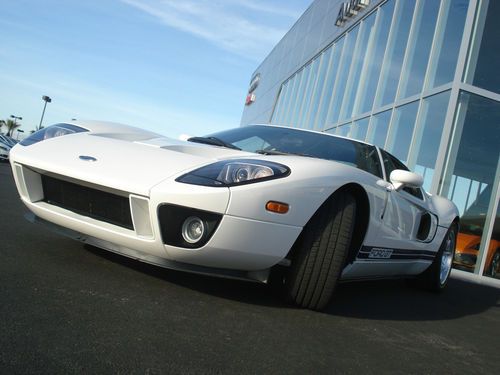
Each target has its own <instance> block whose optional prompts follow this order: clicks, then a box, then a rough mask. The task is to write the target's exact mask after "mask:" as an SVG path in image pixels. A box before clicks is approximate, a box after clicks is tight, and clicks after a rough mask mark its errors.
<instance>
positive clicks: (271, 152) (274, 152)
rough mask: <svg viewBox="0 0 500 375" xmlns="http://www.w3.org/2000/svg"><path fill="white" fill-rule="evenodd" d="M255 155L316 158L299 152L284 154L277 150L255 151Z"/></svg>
mask: <svg viewBox="0 0 500 375" xmlns="http://www.w3.org/2000/svg"><path fill="white" fill-rule="evenodd" d="M255 153H256V154H261V155H295V156H306V157H309V158H317V156H313V155H308V154H302V153H300V152H284V151H279V150H256V151H255Z"/></svg>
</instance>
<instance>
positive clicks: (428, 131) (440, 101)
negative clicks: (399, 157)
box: [410, 91, 450, 191]
mask: <svg viewBox="0 0 500 375" xmlns="http://www.w3.org/2000/svg"><path fill="white" fill-rule="evenodd" d="M449 100H450V91H445V92H443V93H440V94H437V95H434V96H431V97H429V98H426V99H424V101H423V102H422V109H421V110H420V111H421V113H422V114H421V116H419V117H420V118H421V120H419V123H420V124H419V125H418V127H417V131H416V134H415V137H414V138H415V139H414V141H413V144H414V146H413V148H412V151H411V153H412V154H413V155H416V158H415V157H412V156H410V159H416V163H410V168H412V169H414V170H415V172H417V173H419V174H421V175H422V176H423V177H424V185H423V188H424V189H425V190H427V191H430V189H431V184H432V177H433V176H434V167H435V165H436V158H437V154H438V151H439V144H440V142H441V134H442V132H443V124H444V120H445V117H446V111H447V108H448V102H449ZM413 164H414V165H415V166H413Z"/></svg>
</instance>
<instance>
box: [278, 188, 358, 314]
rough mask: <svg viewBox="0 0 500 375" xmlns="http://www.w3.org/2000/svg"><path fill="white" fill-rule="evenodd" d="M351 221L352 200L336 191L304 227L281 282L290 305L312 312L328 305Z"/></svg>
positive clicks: (353, 212)
mask: <svg viewBox="0 0 500 375" xmlns="http://www.w3.org/2000/svg"><path fill="white" fill-rule="evenodd" d="M355 218H356V201H355V199H354V197H353V196H352V195H351V194H349V193H346V192H339V193H337V194H335V195H333V196H332V197H331V198H330V199H328V200H327V201H326V202H325V203H324V204H323V205H322V206H321V207H320V209H319V210H318V211H317V212H316V214H315V215H314V216H313V217H312V219H311V220H310V221H309V223H308V224H307V225H306V226H305V227H304V230H303V232H302V234H301V237H300V238H299V240H298V242H297V244H296V247H295V248H294V254H293V256H292V266H291V268H290V270H289V272H288V274H286V275H285V280H284V284H285V285H284V287H285V293H286V296H287V298H288V299H289V300H290V301H291V302H293V303H295V304H297V305H299V306H301V307H305V308H309V309H313V310H321V309H323V308H324V307H325V306H326V305H327V304H328V302H329V301H330V298H331V296H332V294H333V291H334V289H335V286H336V284H337V281H338V279H339V277H340V274H341V272H342V269H343V267H344V263H345V259H346V257H347V254H348V251H349V247H350V244H351V239H352V233H353V228H354V222H355Z"/></svg>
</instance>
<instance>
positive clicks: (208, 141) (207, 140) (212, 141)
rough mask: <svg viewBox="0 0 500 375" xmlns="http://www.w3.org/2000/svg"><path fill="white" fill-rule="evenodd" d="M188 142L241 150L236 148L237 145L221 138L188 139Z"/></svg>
mask: <svg viewBox="0 0 500 375" xmlns="http://www.w3.org/2000/svg"><path fill="white" fill-rule="evenodd" d="M188 142H195V143H203V144H206V145H212V146H222V147H226V148H231V149H233V150H240V151H241V148H239V147H236V146H235V145H233V144H231V143H228V142H225V141H223V140H222V139H220V138H217V137H191V138H189V139H188Z"/></svg>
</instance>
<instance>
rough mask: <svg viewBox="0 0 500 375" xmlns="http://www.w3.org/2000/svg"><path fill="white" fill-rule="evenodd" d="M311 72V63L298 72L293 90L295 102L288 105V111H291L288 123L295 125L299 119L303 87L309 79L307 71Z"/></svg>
mask: <svg viewBox="0 0 500 375" xmlns="http://www.w3.org/2000/svg"><path fill="white" fill-rule="evenodd" d="M310 72H311V64H309V65H307V66H306V67H305V68H304V69H302V71H301V72H300V73H299V74H298V75H300V83H299V85H298V87H297V91H296V92H295V103H294V104H293V106H291V107H290V111H291V112H292V114H291V117H290V125H291V126H297V125H298V124H297V122H298V119H299V114H300V108H301V106H302V100H303V99H304V89H305V86H306V83H307V80H308V79H309V73H310Z"/></svg>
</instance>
